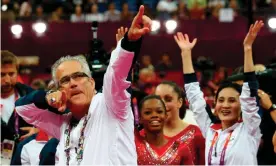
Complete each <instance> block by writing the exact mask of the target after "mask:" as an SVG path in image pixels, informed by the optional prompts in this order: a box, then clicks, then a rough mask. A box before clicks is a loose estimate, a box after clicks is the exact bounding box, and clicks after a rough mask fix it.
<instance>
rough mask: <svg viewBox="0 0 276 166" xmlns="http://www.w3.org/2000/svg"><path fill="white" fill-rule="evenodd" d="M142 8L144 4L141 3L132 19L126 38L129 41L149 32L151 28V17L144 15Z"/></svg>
mask: <svg viewBox="0 0 276 166" xmlns="http://www.w3.org/2000/svg"><path fill="white" fill-rule="evenodd" d="M144 10H145V9H144V6H143V5H141V6H140V8H139V12H138V13H137V15H136V16H135V17H134V19H133V21H132V24H131V26H130V28H129V31H128V39H129V40H130V41H136V40H138V39H139V38H141V36H143V35H145V34H146V33H149V32H150V30H151V24H152V23H151V19H150V18H149V17H147V16H145V15H144Z"/></svg>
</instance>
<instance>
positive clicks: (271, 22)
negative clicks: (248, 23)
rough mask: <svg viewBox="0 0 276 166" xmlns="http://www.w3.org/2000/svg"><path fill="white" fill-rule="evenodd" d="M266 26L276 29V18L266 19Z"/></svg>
mask: <svg viewBox="0 0 276 166" xmlns="http://www.w3.org/2000/svg"><path fill="white" fill-rule="evenodd" d="M268 26H269V27H270V28H271V29H276V18H270V19H268Z"/></svg>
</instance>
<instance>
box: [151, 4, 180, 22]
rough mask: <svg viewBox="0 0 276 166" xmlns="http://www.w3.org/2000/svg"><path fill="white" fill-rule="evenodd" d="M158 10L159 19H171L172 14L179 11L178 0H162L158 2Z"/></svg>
mask: <svg viewBox="0 0 276 166" xmlns="http://www.w3.org/2000/svg"><path fill="white" fill-rule="evenodd" d="M156 10H157V12H158V16H157V17H158V18H159V19H164V20H166V19H170V17H171V16H170V15H171V14H172V13H173V12H176V11H177V2H176V1H174V0H160V1H159V2H158V4H157V7H156Z"/></svg>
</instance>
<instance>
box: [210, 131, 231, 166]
mask: <svg viewBox="0 0 276 166" xmlns="http://www.w3.org/2000/svg"><path fill="white" fill-rule="evenodd" d="M232 133H233V131H230V133H229V134H228V136H227V138H226V141H225V143H224V146H223V149H222V152H221V156H220V162H219V165H224V158H225V152H226V149H227V146H228V143H229V141H230V138H231V135H232ZM217 140H218V132H216V134H215V135H214V138H213V140H212V144H211V147H210V150H209V154H208V165H212V164H211V160H212V153H213V148H214V145H215V143H216V142H217Z"/></svg>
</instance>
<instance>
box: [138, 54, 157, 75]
mask: <svg viewBox="0 0 276 166" xmlns="http://www.w3.org/2000/svg"><path fill="white" fill-rule="evenodd" d="M141 62H142V64H141V68H142V69H143V68H147V69H150V70H153V71H154V66H153V65H152V63H151V57H150V56H149V55H144V56H142V60H141Z"/></svg>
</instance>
